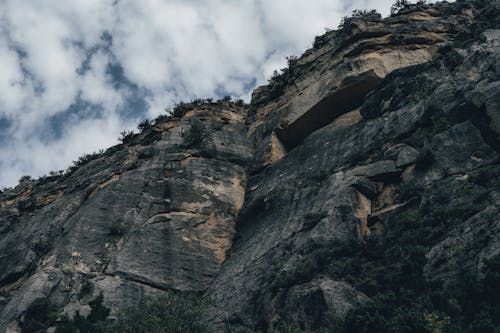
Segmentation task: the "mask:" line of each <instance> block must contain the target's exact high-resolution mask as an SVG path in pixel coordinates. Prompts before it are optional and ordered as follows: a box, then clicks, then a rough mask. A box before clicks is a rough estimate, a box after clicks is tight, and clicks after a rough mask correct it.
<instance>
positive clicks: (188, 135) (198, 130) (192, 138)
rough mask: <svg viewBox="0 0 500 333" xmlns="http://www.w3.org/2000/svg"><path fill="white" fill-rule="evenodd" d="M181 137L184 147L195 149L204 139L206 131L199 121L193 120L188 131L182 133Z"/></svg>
mask: <svg viewBox="0 0 500 333" xmlns="http://www.w3.org/2000/svg"><path fill="white" fill-rule="evenodd" d="M181 136H182V138H183V139H184V145H185V146H186V147H196V146H200V145H201V144H202V143H203V142H204V140H205V139H206V137H207V130H206V128H205V125H203V123H202V122H201V121H200V120H198V119H193V120H192V121H191V126H190V127H189V130H188V131H187V132H182V133H181Z"/></svg>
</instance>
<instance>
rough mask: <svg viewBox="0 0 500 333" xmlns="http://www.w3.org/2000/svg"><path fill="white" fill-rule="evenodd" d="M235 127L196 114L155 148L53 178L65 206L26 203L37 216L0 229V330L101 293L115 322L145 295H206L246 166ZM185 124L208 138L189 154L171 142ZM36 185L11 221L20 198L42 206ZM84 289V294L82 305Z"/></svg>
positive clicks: (125, 152)
mask: <svg viewBox="0 0 500 333" xmlns="http://www.w3.org/2000/svg"><path fill="white" fill-rule="evenodd" d="M245 116H246V114H245V112H244V110H242V109H241V108H237V107H234V106H232V105H230V104H226V105H223V104H220V105H206V106H204V107H198V108H197V109H195V110H192V111H190V112H188V113H187V114H185V115H184V117H183V118H182V119H181V120H180V121H176V120H173V121H172V122H174V123H175V124H174V125H173V126H167V125H166V124H160V125H159V126H157V127H156V128H153V129H150V132H154V131H159V132H158V133H159V134H161V135H157V136H156V137H157V140H156V141H154V142H152V143H148V144H147V145H145V146H143V145H141V140H143V137H145V136H146V133H143V134H141V136H139V137H137V138H136V139H135V141H133V142H130V143H128V144H127V145H124V146H122V147H119V149H120V150H119V151H117V152H116V153H114V154H111V155H107V154H104V155H102V156H101V157H99V158H98V159H97V160H95V161H91V162H90V163H88V164H86V165H84V166H82V167H80V168H79V169H77V170H76V171H75V172H74V173H72V174H71V175H69V176H67V177H63V178H61V177H59V179H57V180H56V181H55V184H56V185H55V188H56V189H58V191H60V192H63V193H64V194H62V195H59V194H57V195H56V197H53V198H51V199H50V200H35V202H41V203H42V207H40V208H38V207H37V206H35V207H34V208H32V211H31V210H30V211H29V212H28V213H23V212H19V215H20V216H19V220H18V221H13V220H12V221H9V222H8V223H9V224H10V225H9V226H6V225H5V223H2V227H4V228H5V227H6V228H8V229H7V230H3V232H2V235H3V236H2V237H1V238H0V247H1V249H2V250H1V253H2V256H1V257H0V262H2V268H3V269H2V270H1V273H0V285H1V288H2V290H6V291H9V300H8V301H7V303H6V305H5V306H4V307H3V309H1V310H2V314H1V316H0V324H1V325H0V327H6V325H14V327H15V326H16V323H15V320H16V318H17V317H18V316H19V314H20V313H22V312H23V311H24V310H25V309H26V307H27V306H28V305H29V304H30V303H31V302H32V301H33V300H34V299H36V298H39V297H44V298H48V299H50V300H51V301H52V302H54V303H55V304H56V305H58V306H60V307H64V309H65V311H67V312H68V313H70V315H71V314H72V313H73V312H74V310H76V309H84V308H85V304H86V303H85V302H88V301H90V300H91V299H92V298H91V297H95V296H96V295H97V294H98V293H99V291H102V292H103V293H104V297H105V300H106V304H107V305H108V306H110V307H111V309H112V310H113V311H116V310H117V309H118V308H123V307H124V306H127V304H131V303H132V302H133V300H134V299H138V298H139V297H140V296H141V295H144V293H146V292H149V293H150V294H151V293H161V292H162V291H163V290H167V289H176V290H183V291H203V290H205V289H207V288H208V286H209V284H210V282H211V281H212V280H213V279H214V278H215V275H216V274H217V272H218V271H219V269H220V266H221V264H222V263H223V262H224V261H225V260H226V256H227V253H228V251H229V250H230V248H231V244H232V240H233V236H234V232H235V219H236V216H237V214H238V212H239V210H240V208H241V206H242V205H243V202H244V198H245V185H246V172H245V168H246V166H247V165H248V164H249V163H250V162H251V159H252V156H253V146H252V144H251V143H250V141H249V140H247V138H246V136H245V131H242V129H244V128H245V127H244V126H245V125H244V124H245ZM193 119H203V126H204V131H205V134H206V136H205V137H204V138H203V140H202V142H200V143H199V144H198V145H197V146H189V147H188V146H186V143H185V139H184V138H183V136H182V135H181V133H182V132H183V131H184V132H188V131H189V128H190V126H191V124H192V122H193V121H194V120H193ZM106 166H108V167H106ZM37 185H38V183H35V184H34V185H32V186H31V185H30V187H28V190H18V189H16V190H15V191H20V194H17V195H16V194H13V198H10V199H8V200H6V201H5V200H4V201H3V202H2V206H5V207H6V208H9V207H13V208H14V209H15V210H17V211H19V210H20V209H21V206H20V203H22V202H24V201H25V200H26V199H25V197H28V196H30V195H31V198H32V197H33V196H36V197H38V196H41V197H43V198H46V197H47V194H46V192H44V188H43V187H41V188H37ZM54 191H55V190H52V189H51V192H49V193H52V192H54ZM60 192H56V193H60ZM36 197H35V198H36ZM17 211H16V213H17ZM3 263H5V264H3ZM84 283H86V284H90V285H91V286H92V288H93V290H94V291H93V293H92V295H89V296H86V297H85V298H84V299H82V300H80V299H78V298H77V297H76V295H78V293H79V289H80V288H81V286H82V285H83V284H84ZM116 288H118V291H117V290H116ZM128 296H130V297H131V299H127V297H128Z"/></svg>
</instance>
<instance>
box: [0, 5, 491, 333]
mask: <svg viewBox="0 0 500 333" xmlns="http://www.w3.org/2000/svg"><path fill="white" fill-rule="evenodd" d="M480 3H481V2H479V1H478V2H471V3H468V2H465V1H457V2H456V3H453V4H446V3H436V4H433V5H420V6H413V7H411V8H410V9H409V10H406V11H402V13H401V14H400V15H396V16H392V17H389V18H386V19H384V20H381V19H379V18H377V17H372V18H364V19H363V18H355V19H351V20H348V21H347V22H346V24H345V27H344V28H343V29H342V30H339V31H333V32H329V33H327V34H325V35H324V36H321V37H318V38H317V40H316V42H315V46H314V47H313V48H312V49H310V50H308V51H306V52H305V53H304V55H303V56H302V57H300V58H299V59H297V60H293V61H292V63H291V66H290V68H289V70H288V72H287V74H286V75H283V76H282V77H281V78H280V80H282V81H275V82H271V84H270V85H268V86H264V87H260V88H257V89H256V90H255V91H254V94H253V97H252V102H251V103H250V105H246V106H241V105H238V103H232V102H227V101H225V102H224V101H223V102H218V103H211V102H206V103H193V104H188V105H184V106H183V108H182V110H181V111H182V112H180V111H179V112H178V113H177V114H176V115H175V116H174V117H170V118H168V119H162V120H160V121H158V122H157V123H156V124H154V125H152V126H151V127H149V128H147V129H145V130H144V131H143V132H142V133H140V134H137V135H135V136H133V137H131V138H129V139H127V140H126V142H124V144H122V145H118V146H115V147H112V148H110V149H109V150H108V151H106V152H105V153H102V154H98V155H96V156H93V157H92V158H88V159H87V160H86V161H85V162H82V163H80V165H78V167H75V168H72V170H71V172H67V173H66V174H64V175H62V176H51V177H45V178H41V179H38V180H26V181H24V182H23V183H21V184H19V185H18V186H17V187H16V188H13V189H7V190H5V191H3V192H1V193H0V332H4V331H5V332H18V331H20V327H21V326H22V323H23V320H24V317H23V314H24V313H25V311H26V309H27V308H28V307H29V306H30V305H31V304H32V303H33V302H34V301H35V300H36V299H37V298H46V299H48V300H50V301H51V302H52V303H53V304H55V305H56V306H57V308H58V309H59V315H64V314H67V315H69V316H72V315H73V314H74V313H75V311H77V310H78V311H80V312H81V313H83V314H85V313H86V312H88V311H89V302H90V301H92V300H93V299H95V297H96V296H97V295H99V293H101V292H102V293H103V295H104V303H105V305H106V306H107V307H109V308H110V309H111V311H112V315H115V314H116V313H117V312H119V311H120V309H123V308H125V307H127V306H130V305H133V304H136V303H137V301H138V300H140V299H142V298H143V297H145V296H151V295H153V296H154V295H162V294H163V293H164V292H165V291H167V290H178V291H185V292H196V293H200V294H203V295H204V296H205V297H207V298H210V299H211V300H212V302H211V303H210V304H211V305H210V307H209V309H207V313H206V318H205V319H206V321H207V322H208V323H209V324H210V325H211V326H212V328H213V329H214V331H216V332H257V331H260V332H285V331H286V329H287V327H291V326H287V325H291V324H295V325H297V326H298V327H299V328H300V329H303V330H314V329H317V328H321V327H323V328H324V327H327V326H328V325H331V324H335V325H336V324H339V323H341V322H342V320H343V319H344V318H345V316H346V314H347V313H348V312H349V310H351V309H355V308H357V307H359V306H362V305H363V304H365V305H366V304H371V303H370V302H371V300H370V299H371V298H373V296H374V295H376V294H377V292H376V290H378V289H379V288H380V285H382V284H383V283H388V282H387V281H386V280H384V278H386V277H387V276H389V275H391V274H393V272H400V271H402V270H403V268H404V267H405V266H404V264H405V260H406V259H407V258H409V257H410V255H412V253H407V252H405V251H407V250H409V249H413V250H414V249H417V250H418V251H420V252H422V253H423V254H425V255H422V258H423V259H422V260H423V262H422V271H423V276H424V277H425V279H426V280H427V281H431V282H435V283H441V284H442V285H443V287H445V289H446V288H448V289H450V290H451V289H453V286H454V285H456V283H458V282H457V281H458V280H459V279H460V276H461V274H463V273H464V271H466V272H469V273H470V272H472V273H474V274H475V275H476V276H478V277H479V278H480V277H481V274H482V273H481V272H482V268H483V267H484V266H485V262H486V261H487V260H489V259H491V258H494V257H495V256H498V255H499V253H500V250H499V249H500V233H499V230H500V229H499V226H498V221H499V219H498V217H499V205H500V191H499V190H498V189H499V188H500V166H499V158H500V155H499V154H500V137H499V134H500V123H499V119H500V102H499V96H500V95H499V89H498V88H499V82H500V67H499V66H498V63H500V61H499V60H500V49H499V47H498V46H499V45H500V33H499V31H500V30H498V29H500V24H499V22H498V17H499V16H498V15H497V14H498V13H500V3H499V2H498V1H491V2H489V3H488V4H484V2H483V4H480ZM367 73H369V74H367ZM367 78H368V79H367ZM372 79H373V80H372ZM340 102H341V103H340ZM381 249H382V250H381ZM380 251H382V252H380ZM384 251H385V252H384ZM380 253H382V254H380ZM388 258H389V259H388ZM402 267H403V268H402ZM403 272H404V270H403ZM394 274H395V273H394ZM404 278H406V276H404ZM408 279H410V280H411V279H412V277H411V276H408Z"/></svg>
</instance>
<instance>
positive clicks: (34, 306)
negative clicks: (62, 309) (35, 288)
mask: <svg viewBox="0 0 500 333" xmlns="http://www.w3.org/2000/svg"><path fill="white" fill-rule="evenodd" d="M56 319H57V308H56V307H55V306H54V305H53V304H52V303H51V302H50V301H49V300H47V299H46V298H37V299H35V300H34V301H33V303H31V305H30V306H29V307H28V309H27V310H26V312H25V313H24V320H23V321H22V322H21V329H22V331H21V332H22V333H41V332H45V330H46V329H47V328H49V327H50V326H51V325H52V324H53V323H54V322H55V321H56Z"/></svg>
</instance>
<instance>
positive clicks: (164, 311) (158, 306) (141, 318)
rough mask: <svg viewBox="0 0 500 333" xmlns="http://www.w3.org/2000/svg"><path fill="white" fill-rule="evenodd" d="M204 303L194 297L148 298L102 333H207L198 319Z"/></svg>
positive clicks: (169, 295) (123, 313)
mask: <svg viewBox="0 0 500 333" xmlns="http://www.w3.org/2000/svg"><path fill="white" fill-rule="evenodd" d="M205 306H206V302H204V301H203V300H201V299H200V298H199V297H197V296H195V295H186V294H180V293H179V294H178V293H173V292H171V293H169V294H168V295H167V296H166V297H158V298H147V299H145V300H143V301H142V302H141V303H139V304H138V305H136V306H134V307H132V308H129V309H126V310H124V311H123V312H121V313H120V314H119V315H118V318H117V319H116V321H114V322H112V323H109V324H108V325H107V326H106V327H105V328H104V332H105V333H186V332H190V333H206V332H209V330H208V328H207V327H206V326H205V324H203V323H202V321H201V318H202V315H203V311H204V309H205Z"/></svg>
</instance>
